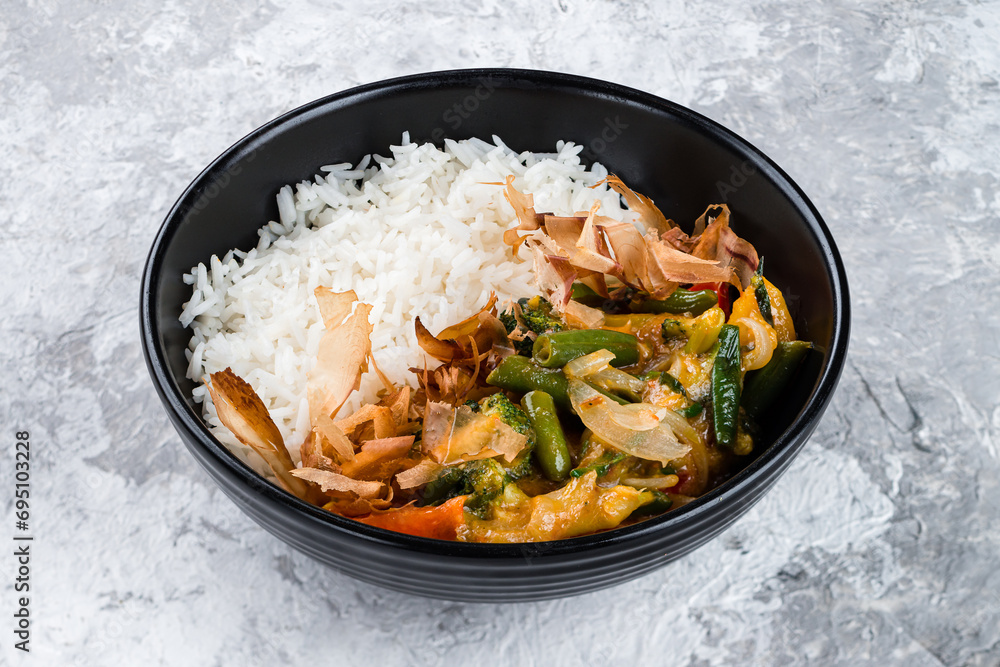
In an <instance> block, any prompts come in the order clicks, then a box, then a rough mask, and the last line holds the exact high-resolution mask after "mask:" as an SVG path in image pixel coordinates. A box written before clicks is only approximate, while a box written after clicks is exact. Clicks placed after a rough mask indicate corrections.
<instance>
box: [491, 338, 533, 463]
mask: <svg viewBox="0 0 1000 667" xmlns="http://www.w3.org/2000/svg"><path fill="white" fill-rule="evenodd" d="M510 358H511V359H513V357H510ZM480 410H481V411H482V413H483V414H484V415H487V416H493V417H496V418H498V419H499V420H500V421H502V422H503V423H504V424H506V425H507V426H510V427H511V428H512V429H514V431H516V432H517V433H520V434H521V435H523V436H526V437H527V438H528V444H527V445H526V446H525V447H524V449H522V450H521V452H520V453H518V455H517V456H516V457H514V460H513V461H511V462H510V463H509V464H507V467H506V472H507V476H508V478H510V479H511V480H516V479H521V478H522V477H524V476H526V475H528V474H529V473H530V472H531V453H532V451H533V450H534V448H535V444H536V442H537V439H536V436H535V429H534V428H533V427H532V425H531V420H530V419H529V418H528V415H527V414H525V412H524V410H522V409H521V408H519V407H517V406H516V405H514V404H513V403H512V402H511V400H510V399H509V398H507V397H506V396H504V395H503V394H500V393H497V394H492V395H490V396H487V397H486V398H484V399H483V401H482V404H481V406H480Z"/></svg>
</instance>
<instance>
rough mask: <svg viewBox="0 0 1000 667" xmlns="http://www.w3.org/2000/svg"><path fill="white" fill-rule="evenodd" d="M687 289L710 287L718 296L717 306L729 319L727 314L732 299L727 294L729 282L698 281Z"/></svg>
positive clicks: (694, 289) (731, 305) (730, 307)
mask: <svg viewBox="0 0 1000 667" xmlns="http://www.w3.org/2000/svg"><path fill="white" fill-rule="evenodd" d="M688 289H689V290H690V291H692V292H697V291H699V290H703V289H710V290H712V291H713V292H715V294H716V296H717V297H718V298H719V308H721V309H722V311H723V312H724V313H725V314H726V319H727V320H728V319H729V314H730V313H731V312H732V308H733V300H732V298H731V297H730V296H729V283H698V284H697V285H691V287H689V288H688Z"/></svg>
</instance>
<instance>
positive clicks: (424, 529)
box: [356, 496, 466, 540]
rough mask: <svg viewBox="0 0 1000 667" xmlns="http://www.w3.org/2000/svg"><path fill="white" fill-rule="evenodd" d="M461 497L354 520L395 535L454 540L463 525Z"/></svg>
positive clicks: (463, 503) (463, 505)
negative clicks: (394, 532) (430, 505)
mask: <svg viewBox="0 0 1000 667" xmlns="http://www.w3.org/2000/svg"><path fill="white" fill-rule="evenodd" d="M465 498H466V497H465V496H457V497H455V498H452V499H451V500H449V501H447V502H445V503H442V504H440V505H438V506H436V507H414V506H413V505H407V506H406V507H400V508H397V509H391V510H386V511H384V512H376V513H372V514H369V515H368V516H365V517H361V518H359V519H356V520H357V521H360V522H361V523H366V524H368V525H369V526H375V527H377V528H385V529H386V530H394V531H396V532H397V533H406V534H407V535H414V536H416V537H429V538H431V539H435V540H454V539H456V538H457V537H458V529H459V528H460V527H461V526H464V525H465Z"/></svg>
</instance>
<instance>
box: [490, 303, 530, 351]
mask: <svg viewBox="0 0 1000 667" xmlns="http://www.w3.org/2000/svg"><path fill="white" fill-rule="evenodd" d="M497 319H498V320H500V323H501V324H503V328H504V329H506V330H507V335H508V336H509V335H510V334H511V333H513V331H514V329H516V328H517V318H515V317H514V309H513V308H511V309H510V310H505V311H504V312H502V313H500V316H499V317H498V318H497ZM510 342H511V344H512V345H513V346H514V350H516V351H517V353H518V354H521V355H524V356H525V357H530V356H531V346H532V345H533V344H534V341H532V340H531V339H530V338H525V339H523V340H512V341H510Z"/></svg>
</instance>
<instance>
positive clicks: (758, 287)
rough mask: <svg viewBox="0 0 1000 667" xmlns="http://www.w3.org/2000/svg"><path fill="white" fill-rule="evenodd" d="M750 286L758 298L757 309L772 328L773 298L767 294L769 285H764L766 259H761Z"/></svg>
mask: <svg viewBox="0 0 1000 667" xmlns="http://www.w3.org/2000/svg"><path fill="white" fill-rule="evenodd" d="M750 285H751V286H753V295H754V296H755V297H756V298H757V307H758V308H759V309H760V314H761V316H762V317H763V318H764V321H765V322H767V323H768V324H769V325H771V326H772V327H773V326H774V316H772V315H771V297H770V296H769V295H768V293H767V285H765V284H764V258H763V257H761V258H760V263H759V264H757V270H756V271H754V273H753V275H752V276H751V277H750Z"/></svg>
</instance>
